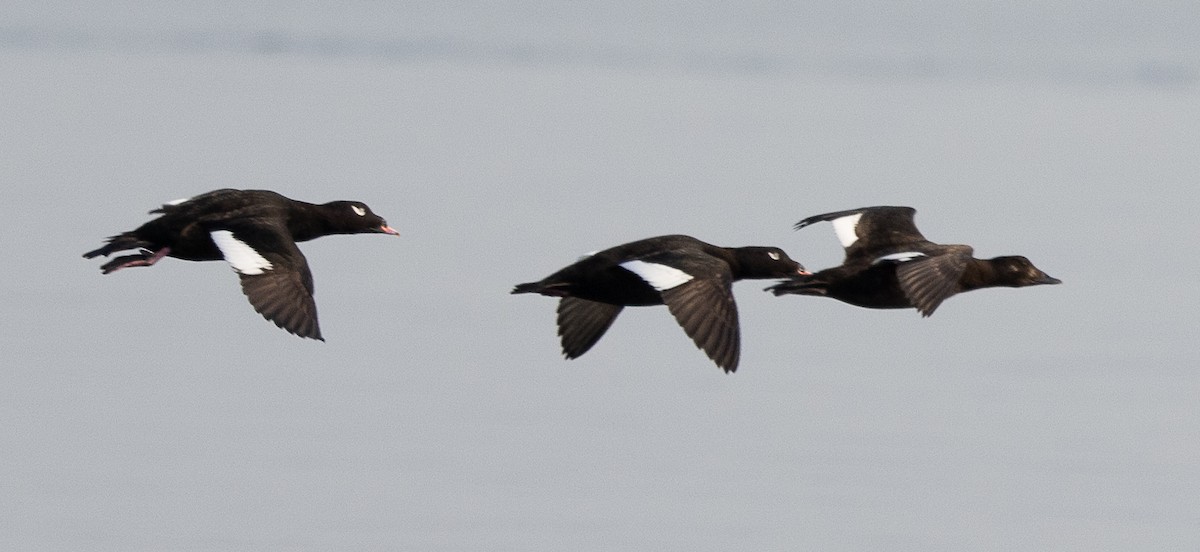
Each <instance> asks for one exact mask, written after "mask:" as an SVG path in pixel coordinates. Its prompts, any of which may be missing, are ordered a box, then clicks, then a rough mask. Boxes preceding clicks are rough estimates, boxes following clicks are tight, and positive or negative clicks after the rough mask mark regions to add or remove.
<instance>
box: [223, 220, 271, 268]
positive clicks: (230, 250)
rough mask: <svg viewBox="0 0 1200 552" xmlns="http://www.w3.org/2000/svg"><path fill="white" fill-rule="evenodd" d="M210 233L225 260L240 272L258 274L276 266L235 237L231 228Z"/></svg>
mask: <svg viewBox="0 0 1200 552" xmlns="http://www.w3.org/2000/svg"><path fill="white" fill-rule="evenodd" d="M209 235H210V236H212V241H213V243H215V244H217V249H220V250H221V255H222V256H224V257H225V261H226V262H228V263H229V266H232V267H233V270H234V271H235V272H237V273H238V274H245V275H247V276H256V275H259V274H262V273H263V272H264V271H267V270H271V268H273V266H274V265H272V264H271V261H268V260H267V259H266V258H264V257H263V256H262V255H259V254H258V251H255V250H254V248H253V247H250V246H249V245H246V242H244V241H242V240H239V239H237V238H236V237H234V235H233V232H230V231H229V230H214V231H212V232H210V233H209Z"/></svg>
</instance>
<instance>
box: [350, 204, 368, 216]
mask: <svg viewBox="0 0 1200 552" xmlns="http://www.w3.org/2000/svg"><path fill="white" fill-rule="evenodd" d="M350 208H351V209H354V214H356V215H358V216H360V217H365V216H367V210H366V209H363V208H362V207H359V206H358V205H351V206H350Z"/></svg>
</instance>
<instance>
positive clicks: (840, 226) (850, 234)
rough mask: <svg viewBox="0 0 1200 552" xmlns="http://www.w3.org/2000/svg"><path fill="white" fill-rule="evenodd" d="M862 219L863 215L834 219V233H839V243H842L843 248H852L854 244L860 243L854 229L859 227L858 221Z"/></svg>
mask: <svg viewBox="0 0 1200 552" xmlns="http://www.w3.org/2000/svg"><path fill="white" fill-rule="evenodd" d="M860 218H862V213H856V214H853V215H849V216H845V217H841V218H835V219H833V231H834V232H836V233H837V237H838V241H840V242H842V247H850V246H851V245H854V242H856V241H858V234H855V233H854V228H855V227H857V226H858V219H860Z"/></svg>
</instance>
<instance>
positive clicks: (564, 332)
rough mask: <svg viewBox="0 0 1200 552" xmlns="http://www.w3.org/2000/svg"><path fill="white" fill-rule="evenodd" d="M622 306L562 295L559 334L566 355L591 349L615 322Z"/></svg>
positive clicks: (559, 304) (570, 355)
mask: <svg viewBox="0 0 1200 552" xmlns="http://www.w3.org/2000/svg"><path fill="white" fill-rule="evenodd" d="M622 308H624V307H622V306H621V305H612V304H609V303H600V302H598V301H588V300H587V299H579V298H578V297H563V298H562V299H561V300H560V301H559V302H558V335H559V336H560V337H561V338H562V349H563V356H565V357H567V358H578V357H580V356H582V355H583V353H586V352H588V349H591V348H592V346H593V345H595V344H596V342H597V341H600V338H601V337H602V336H603V335H604V332H606V331H608V328H609V326H612V323H613V321H614V320H616V319H617V315H618V314H621V309H622Z"/></svg>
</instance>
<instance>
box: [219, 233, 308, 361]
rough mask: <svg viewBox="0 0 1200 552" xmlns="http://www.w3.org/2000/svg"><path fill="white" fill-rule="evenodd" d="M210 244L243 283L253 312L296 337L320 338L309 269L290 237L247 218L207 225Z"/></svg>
mask: <svg viewBox="0 0 1200 552" xmlns="http://www.w3.org/2000/svg"><path fill="white" fill-rule="evenodd" d="M209 234H210V235H211V236H212V240H213V243H215V244H216V245H217V248H218V249H220V250H221V254H222V255H223V256H224V258H225V261H226V262H228V263H229V265H230V266H232V267H233V270H234V271H235V272H237V273H238V277H239V278H241V281H242V292H243V293H245V294H246V298H247V299H249V300H250V304H251V305H252V306H253V307H254V310H255V311H257V312H258V313H259V314H261V315H263V317H264V318H266V319H267V320H270V321H271V322H274V323H275V325H276V326H279V327H280V328H283V329H284V330H287V331H288V332H291V333H293V334H296V335H298V336H300V337H308V338H311V339H319V340H322V341H324V339H323V338H322V337H321V330H320V327H319V326H318V324H317V305H316V302H315V301H314V300H313V280H312V272H311V271H309V268H308V261H307V260H306V259H305V258H304V254H303V253H301V252H300V249H299V248H298V247H296V244H295V242H293V241H292V238H291V235H290V234H288V233H287V230H286V229H285V228H283V227H282V225H279V224H272V223H270V222H268V221H262V220H258V221H255V220H251V221H237V222H234V223H229V222H226V223H221V224H220V225H218V226H214V227H212V228H210V230H209Z"/></svg>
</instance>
